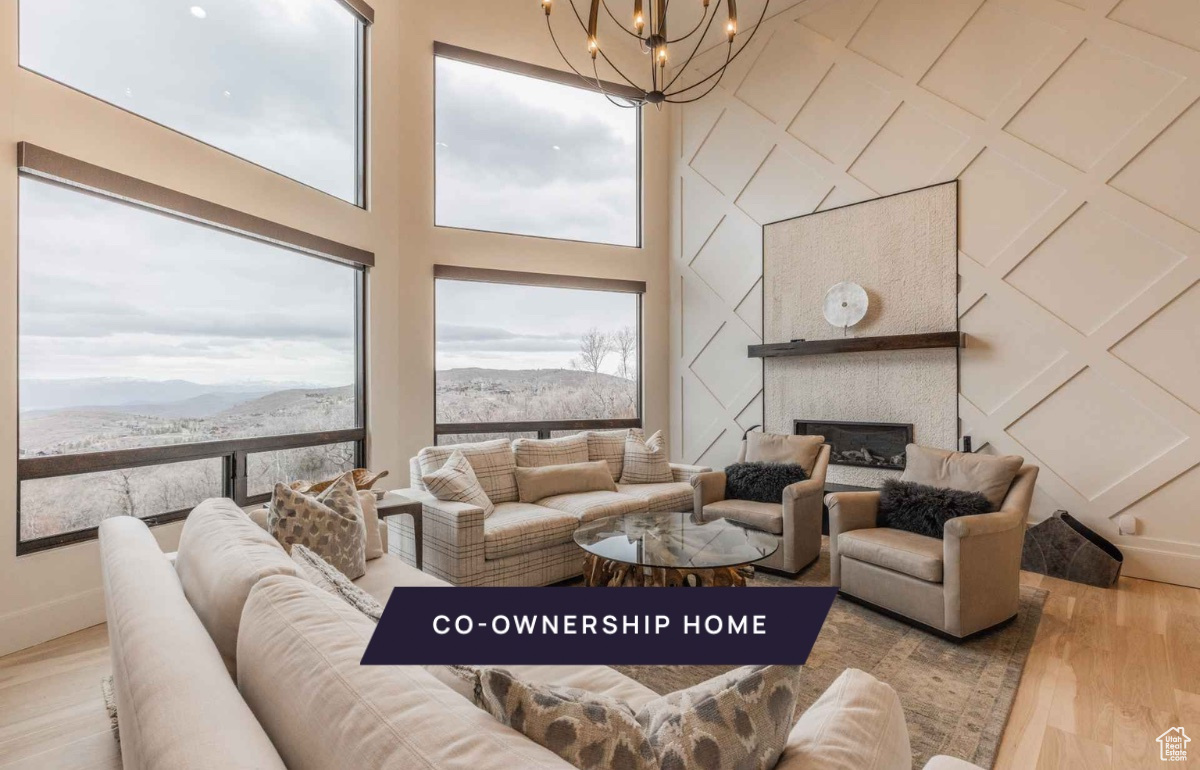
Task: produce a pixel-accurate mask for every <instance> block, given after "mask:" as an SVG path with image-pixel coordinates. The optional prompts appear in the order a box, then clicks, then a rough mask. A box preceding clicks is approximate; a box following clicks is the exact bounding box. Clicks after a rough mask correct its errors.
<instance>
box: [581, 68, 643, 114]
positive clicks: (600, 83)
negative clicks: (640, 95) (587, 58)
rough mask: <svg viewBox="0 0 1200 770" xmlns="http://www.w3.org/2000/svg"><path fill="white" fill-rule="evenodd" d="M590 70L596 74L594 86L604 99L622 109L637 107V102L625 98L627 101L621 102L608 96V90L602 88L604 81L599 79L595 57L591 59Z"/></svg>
mask: <svg viewBox="0 0 1200 770" xmlns="http://www.w3.org/2000/svg"><path fill="white" fill-rule="evenodd" d="M592 72H594V73H595V75H596V88H598V89H600V93H601V94H602V95H603V96H604V98H605V99H608V101H609V102H611V103H612V104H613V106H615V107H620V108H621V109H623V110H627V109H635V108H637V106H638V104H637V102H634V101H632V100H628V99H625V100H624V101H625V102H627V103H626V104H622V103H621V102H618V101H617V100H616V99H614V98H613V97H612V96H610V95H609V93H608V91H605V90H604V82H603V81H602V80H600V72H599V71H598V70H597V69H596V60H595V59H592Z"/></svg>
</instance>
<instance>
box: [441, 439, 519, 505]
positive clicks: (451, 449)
mask: <svg viewBox="0 0 1200 770" xmlns="http://www.w3.org/2000/svg"><path fill="white" fill-rule="evenodd" d="M455 452H462V453H463V457H465V458H467V462H469V463H470V464H471V469H472V470H473V471H475V478H477V479H479V486H481V487H483V491H484V493H486V494H487V496H488V499H489V500H491V501H492V502H493V503H512V502H516V500H517V481H516V479H514V478H513V468H516V467H517V460H516V457H514V456H513V451H512V442H511V441H509V440H508V439H506V438H498V439H493V440H491V441H478V442H475V443H473V444H452V445H450V446H430V447H425V448H424V449H422V450H421V451H420V452H418V453H417V465H418V466H419V467H420V470H421V473H420V475H421V476H424V475H425V474H426V473H433V472H434V471H436V470H438V469H439V468H441V467H442V466H443V465H445V464H446V460H448V459H449V458H450V455H452V454H454V453H455ZM418 478H419V476H418Z"/></svg>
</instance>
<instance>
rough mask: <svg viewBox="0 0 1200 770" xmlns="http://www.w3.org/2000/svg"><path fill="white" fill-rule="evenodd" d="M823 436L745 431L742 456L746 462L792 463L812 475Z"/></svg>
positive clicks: (823, 439) (823, 440) (822, 442)
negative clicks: (744, 445)
mask: <svg viewBox="0 0 1200 770" xmlns="http://www.w3.org/2000/svg"><path fill="white" fill-rule="evenodd" d="M824 443H825V437H824V436H789V435H787V434H783V433H758V432H754V433H747V434H746V453H745V457H743V458H742V460H744V461H745V462H748V463H792V464H794V465H799V466H800V467H801V468H803V469H804V472H805V473H807V474H808V475H809V476H812V472H813V466H815V465H816V464H817V456H818V455H820V454H821V445H822V444H824Z"/></svg>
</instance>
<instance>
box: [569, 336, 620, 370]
mask: <svg viewBox="0 0 1200 770" xmlns="http://www.w3.org/2000/svg"><path fill="white" fill-rule="evenodd" d="M610 352H612V343H611V342H610V340H609V338H608V335H607V334H605V333H604V332H602V331H600V330H599V329H597V328H596V327H594V326H593V327H592V328H591V329H588V330H587V331H586V332H585V333H584V335H583V336H582V337H580V338H579V357H578V358H572V359H571V367H572V368H574V369H579V370H581V371H585V372H591V373H592V374H599V373H600V367H601V366H602V365H603V364H604V359H605V358H606V357H607V356H608V354H609V353H610Z"/></svg>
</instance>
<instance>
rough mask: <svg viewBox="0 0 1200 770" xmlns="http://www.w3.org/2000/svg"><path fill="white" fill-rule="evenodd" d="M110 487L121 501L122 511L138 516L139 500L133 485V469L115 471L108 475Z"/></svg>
mask: <svg viewBox="0 0 1200 770" xmlns="http://www.w3.org/2000/svg"><path fill="white" fill-rule="evenodd" d="M108 487H109V489H111V490H112V492H113V494H115V495H116V496H117V499H118V500H119V501H120V503H119V504H120V507H121V510H122V512H123V513H124V514H125V515H126V516H136V515H137V500H136V498H135V490H134V487H133V469H131V468H126V469H124V470H119V471H113V472H112V475H111V476H109V477H108Z"/></svg>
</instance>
